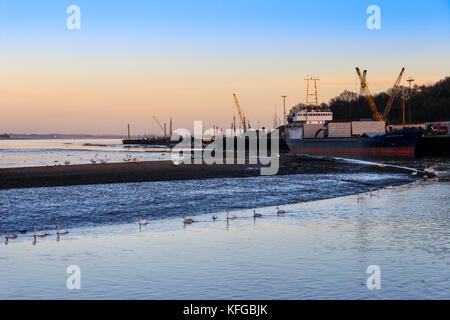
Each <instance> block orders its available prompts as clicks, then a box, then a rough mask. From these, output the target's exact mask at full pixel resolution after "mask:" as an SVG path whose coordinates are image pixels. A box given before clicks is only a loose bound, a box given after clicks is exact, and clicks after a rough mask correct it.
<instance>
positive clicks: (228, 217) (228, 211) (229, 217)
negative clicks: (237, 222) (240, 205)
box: [227, 209, 236, 220]
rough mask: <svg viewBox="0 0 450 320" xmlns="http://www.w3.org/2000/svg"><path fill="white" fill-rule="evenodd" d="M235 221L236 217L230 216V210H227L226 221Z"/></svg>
mask: <svg viewBox="0 0 450 320" xmlns="http://www.w3.org/2000/svg"><path fill="white" fill-rule="evenodd" d="M230 219H236V215H234V214H230V210H229V209H227V220H230Z"/></svg>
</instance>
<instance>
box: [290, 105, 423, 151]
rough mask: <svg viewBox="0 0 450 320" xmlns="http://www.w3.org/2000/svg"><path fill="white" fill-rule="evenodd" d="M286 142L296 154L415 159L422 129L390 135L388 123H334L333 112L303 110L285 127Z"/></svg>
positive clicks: (391, 132) (394, 132) (400, 130)
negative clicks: (387, 130)
mask: <svg viewBox="0 0 450 320" xmlns="http://www.w3.org/2000/svg"><path fill="white" fill-rule="evenodd" d="M284 129H285V130H284V133H283V138H284V139H285V141H286V144H287V145H288V147H289V150H290V152H291V153H294V154H312V155H324V156H343V157H351V158H367V157H374V156H382V157H408V158H410V157H414V151H415V147H416V145H417V142H418V140H419V138H420V137H421V136H422V135H423V129H421V128H404V129H399V130H392V131H390V132H386V123H385V122H384V121H351V122H333V113H332V112H331V110H319V109H315V110H310V111H309V110H300V111H299V112H297V113H296V114H295V116H294V117H293V118H290V119H289V123H288V125H286V126H285V128H284Z"/></svg>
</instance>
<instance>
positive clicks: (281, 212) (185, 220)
mask: <svg viewBox="0 0 450 320" xmlns="http://www.w3.org/2000/svg"><path fill="white" fill-rule="evenodd" d="M276 210H277V211H276V212H277V216H282V215H284V214H286V211H285V210H281V209H280V208H279V207H276ZM262 216H263V215H262V214H261V213H258V212H256V210H253V215H252V217H253V218H261V217H262ZM218 218H219V217H218V215H217V213H214V214H213V215H212V219H213V220H214V221H215V220H217V219H218ZM236 218H237V216H236V215H235V214H231V213H230V210H229V209H227V211H226V215H225V219H226V221H228V220H234V219H236ZM140 219H141V217H139V221H140ZM194 222H195V220H194V219H191V218H187V217H186V216H184V217H183V223H184V224H185V225H186V224H192V223H194Z"/></svg>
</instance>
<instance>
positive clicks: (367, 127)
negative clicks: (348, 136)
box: [352, 121, 386, 136]
mask: <svg viewBox="0 0 450 320" xmlns="http://www.w3.org/2000/svg"><path fill="white" fill-rule="evenodd" d="M365 132H386V123H385V122H384V121H352V135H354V136H360V135H362V134H363V133H365Z"/></svg>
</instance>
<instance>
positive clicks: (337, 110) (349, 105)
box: [289, 77, 450, 124]
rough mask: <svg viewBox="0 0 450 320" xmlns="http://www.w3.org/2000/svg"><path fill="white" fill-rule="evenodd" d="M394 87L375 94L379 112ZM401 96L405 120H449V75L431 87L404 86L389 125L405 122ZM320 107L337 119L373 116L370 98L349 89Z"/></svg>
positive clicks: (374, 97) (416, 121) (389, 119)
mask: <svg viewBox="0 0 450 320" xmlns="http://www.w3.org/2000/svg"><path fill="white" fill-rule="evenodd" d="M391 90H392V89H389V90H387V91H384V92H380V93H378V94H376V95H374V96H373V99H374V101H375V104H376V106H377V108H378V111H379V112H380V113H383V111H384V108H385V106H386V104H387V102H388V100H389V97H390V92H391ZM402 97H403V98H404V102H405V120H406V123H421V122H435V121H449V120H450V77H446V78H444V79H442V80H440V81H438V82H436V83H435V84H433V85H428V86H426V85H421V86H419V85H414V86H413V87H412V88H411V89H410V88H409V87H405V86H401V87H400V88H399V91H398V93H397V95H396V97H395V99H394V103H393V105H392V107H391V110H390V112H389V114H388V116H387V118H388V122H389V123H390V124H401V123H402V121H403V113H402V108H401V103H402ZM305 107H306V106H305V104H303V103H300V104H298V105H296V106H294V107H292V108H291V110H290V113H289V116H290V117H292V116H293V115H294V114H295V113H296V112H298V111H299V110H301V109H304V108H305ZM320 109H321V110H325V109H331V111H332V112H333V118H334V120H340V121H357V120H360V119H367V118H372V111H371V109H370V106H369V103H368V101H367V98H366V97H365V96H361V95H359V94H357V93H355V92H352V91H349V90H344V92H342V93H341V94H340V95H338V96H337V97H334V98H332V99H330V101H329V102H328V103H322V104H320Z"/></svg>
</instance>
